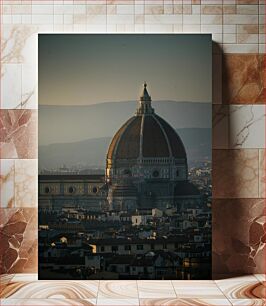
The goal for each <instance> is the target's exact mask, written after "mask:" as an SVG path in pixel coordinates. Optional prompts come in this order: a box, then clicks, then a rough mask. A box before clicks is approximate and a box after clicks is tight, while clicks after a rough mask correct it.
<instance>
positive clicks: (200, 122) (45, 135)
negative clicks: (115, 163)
mask: <svg viewBox="0 0 266 306" xmlns="http://www.w3.org/2000/svg"><path fill="white" fill-rule="evenodd" d="M152 106H153V107H154V108H155V111H156V113H157V114H158V115H160V116H161V117H163V118H164V119H166V120H167V121H168V122H169V123H170V124H171V125H172V126H173V127H174V128H178V129H181V128H211V108H212V105H211V103H200V102H196V103H193V102H175V101H153V102H152ZM136 107H137V102H136V101H126V102H108V103H100V104H95V105H88V106H48V105H47V106H46V105H40V106H39V144H40V145H48V144H52V143H55V144H58V143H63V144H65V145H66V144H67V143H68V145H70V144H69V143H71V142H81V143H83V140H84V139H88V140H86V141H85V143H87V144H88V142H91V144H95V145H96V146H97V145H98V144H99V146H100V143H101V146H103V143H104V139H107V137H112V136H113V135H114V133H115V132H116V131H117V129H118V128H119V127H120V126H121V125H122V124H123V123H124V122H125V121H126V120H127V119H128V118H129V117H131V116H133V115H134V114H135V111H136ZM98 138H101V139H102V138H104V139H102V140H100V139H98ZM89 139H90V140H89ZM96 139H97V140H96ZM105 141H107V140H105ZM80 145H81V144H80ZM84 145H85V144H84ZM70 146H71V145H70ZM40 157H41V156H40ZM41 158H42V157H41Z"/></svg>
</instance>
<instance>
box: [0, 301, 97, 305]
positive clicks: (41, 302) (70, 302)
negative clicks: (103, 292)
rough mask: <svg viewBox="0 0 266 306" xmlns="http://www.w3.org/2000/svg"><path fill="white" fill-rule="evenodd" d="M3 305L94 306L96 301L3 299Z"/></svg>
mask: <svg viewBox="0 0 266 306" xmlns="http://www.w3.org/2000/svg"><path fill="white" fill-rule="evenodd" d="M1 305H10V306H13V305H20V306H50V305H51V306H52V305H53V306H54V305H56V306H57V305H60V306H61V305H62V306H74V305H75V306H81V305H82V306H83V305H84V306H93V305H96V299H86V300H85V299H83V300H80V299H75V300H71V299H2V300H1Z"/></svg>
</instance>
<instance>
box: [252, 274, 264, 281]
mask: <svg viewBox="0 0 266 306" xmlns="http://www.w3.org/2000/svg"><path fill="white" fill-rule="evenodd" d="M254 276H255V277H256V279H257V280H258V281H260V282H265V281H266V274H254Z"/></svg>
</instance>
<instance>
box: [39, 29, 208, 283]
mask: <svg viewBox="0 0 266 306" xmlns="http://www.w3.org/2000/svg"><path fill="white" fill-rule="evenodd" d="M211 55H212V42H211V36H210V35H175V34H173V35H165V34H162V35H157V34H144V35H141V34H130V35H124V34H121V35H118V34H109V35H108V34H99V35H98V34H97V35H96V34H91V35H88V34H80V35H76V34H63V35H61V34H60V35H58V34H41V35H39V278H40V279H109V280H111V279H184V280H186V279H208V278H210V277H211V192H212V182H211V169H212V164H211V102H212V101H211V97H212V92H211V87H212V76H211V63H212V59H211Z"/></svg>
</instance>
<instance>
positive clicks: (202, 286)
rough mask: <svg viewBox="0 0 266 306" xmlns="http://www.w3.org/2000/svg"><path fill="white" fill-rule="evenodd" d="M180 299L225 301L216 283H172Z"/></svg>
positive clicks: (197, 281) (201, 281)
mask: <svg viewBox="0 0 266 306" xmlns="http://www.w3.org/2000/svg"><path fill="white" fill-rule="evenodd" d="M172 283H173V286H174V289H175V292H176V295H177V296H178V298H206V297H208V298H212V299H223V298H224V295H223V293H222V292H221V290H220V289H219V288H218V287H217V285H216V283H215V282H214V281H208V280H195V281H192V280H191V281H172Z"/></svg>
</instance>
